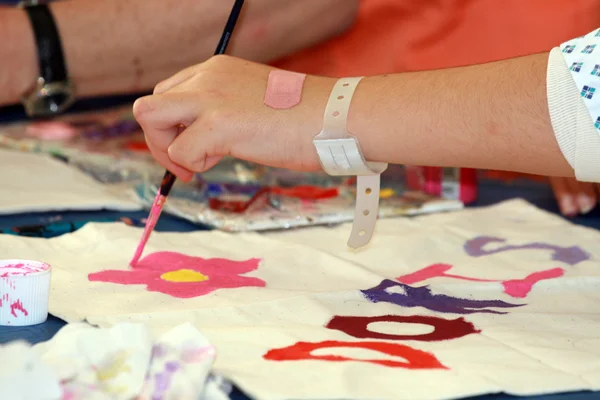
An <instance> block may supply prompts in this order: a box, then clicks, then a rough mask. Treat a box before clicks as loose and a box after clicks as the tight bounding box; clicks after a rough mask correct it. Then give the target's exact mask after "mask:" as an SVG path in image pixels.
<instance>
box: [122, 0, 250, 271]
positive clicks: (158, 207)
mask: <svg viewBox="0 0 600 400" xmlns="http://www.w3.org/2000/svg"><path fill="white" fill-rule="evenodd" d="M243 5H244V0H235V3H234V4H233V7H232V9H231V13H230V14H229V18H228V19H227V23H226V24H225V29H223V34H222V35H221V39H220V40H219V44H218V45H217V49H216V50H215V55H219V54H225V50H227V45H228V44H229V40H230V39H231V35H232V34H233V30H234V29H235V25H236V23H237V20H238V17H239V16H240V12H241V11H242V6H243ZM175 179H176V177H175V175H174V174H173V173H171V172H170V171H166V172H165V175H164V177H163V179H162V182H161V184H160V188H159V189H158V193H156V198H155V199H154V202H153V203H152V208H151V209H150V215H149V216H148V220H147V221H146V226H145V227H144V233H143V234H142V239H141V240H140V243H139V245H138V247H137V249H136V250H135V254H134V255H133V259H132V260H131V262H130V263H129V265H131V266H133V265H135V264H137V262H138V261H139V260H140V257H141V256H142V253H143V252H144V247H146V243H147V242H148V238H149V237H150V234H151V233H152V231H153V230H154V227H155V226H156V222H157V221H158V217H159V216H160V213H161V212H162V209H163V206H164V204H165V201H167V196H168V195H169V192H170V191H171V188H172V187H173V184H174V183H175Z"/></svg>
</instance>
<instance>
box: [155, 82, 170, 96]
mask: <svg viewBox="0 0 600 400" xmlns="http://www.w3.org/2000/svg"><path fill="white" fill-rule="evenodd" d="M167 87H168V86H167V81H166V80H165V81H160V82H158V83H157V84H156V86H154V91H153V92H152V93H153V94H159V93H162V92H164V91H165V90H166V89H167Z"/></svg>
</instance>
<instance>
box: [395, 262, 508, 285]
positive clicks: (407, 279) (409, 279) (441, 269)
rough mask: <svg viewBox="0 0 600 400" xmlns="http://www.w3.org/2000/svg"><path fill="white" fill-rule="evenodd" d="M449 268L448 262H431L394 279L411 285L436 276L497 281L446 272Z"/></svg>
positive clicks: (450, 267) (476, 280) (477, 280)
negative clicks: (431, 263)
mask: <svg viewBox="0 0 600 400" xmlns="http://www.w3.org/2000/svg"><path fill="white" fill-rule="evenodd" d="M450 269H452V265H450V264H433V265H430V266H428V267H425V268H423V269H420V270H418V271H416V272H413V273H410V274H407V275H402V276H400V277H398V278H396V279H397V280H398V282H401V283H405V284H407V285H413V284H415V283H419V282H422V281H426V280H427V279H431V278H438V277H446V278H454V279H460V280H464V281H472V282H497V281H493V280H488V279H477V278H469V277H466V276H460V275H452V274H447V273H446V271H449V270H450Z"/></svg>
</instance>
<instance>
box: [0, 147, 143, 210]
mask: <svg viewBox="0 0 600 400" xmlns="http://www.w3.org/2000/svg"><path fill="white" fill-rule="evenodd" d="M0 188H2V196H0V215H2V214H15V213H25V212H43V211H65V210H72V211H81V210H100V209H108V210H123V211H130V210H139V209H141V208H142V207H141V205H140V204H139V202H137V201H136V200H135V196H134V194H133V193H132V192H130V191H127V190H120V189H117V188H111V187H110V186H108V185H103V184H101V183H99V182H96V181H95V180H94V179H93V178H91V177H89V176H87V175H86V174H84V173H83V172H81V171H79V170H77V169H76V168H72V167H69V166H68V165H66V164H64V163H62V162H61V161H59V160H56V159H54V158H52V157H50V156H47V155H42V154H34V153H27V152H19V151H11V150H4V149H0ZM111 189H112V190H111Z"/></svg>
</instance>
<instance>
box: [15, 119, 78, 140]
mask: <svg viewBox="0 0 600 400" xmlns="http://www.w3.org/2000/svg"><path fill="white" fill-rule="evenodd" d="M25 134H26V135H28V136H33V137H36V138H38V139H43V140H68V139H72V138H74V137H75V136H77V135H78V131H77V129H76V128H75V127H74V126H72V125H71V124H69V123H66V122H60V121H45V122H33V123H31V124H29V125H27V127H26V128H25Z"/></svg>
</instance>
